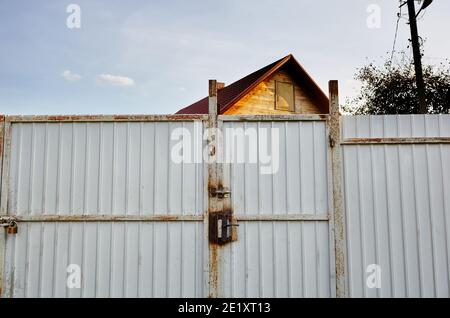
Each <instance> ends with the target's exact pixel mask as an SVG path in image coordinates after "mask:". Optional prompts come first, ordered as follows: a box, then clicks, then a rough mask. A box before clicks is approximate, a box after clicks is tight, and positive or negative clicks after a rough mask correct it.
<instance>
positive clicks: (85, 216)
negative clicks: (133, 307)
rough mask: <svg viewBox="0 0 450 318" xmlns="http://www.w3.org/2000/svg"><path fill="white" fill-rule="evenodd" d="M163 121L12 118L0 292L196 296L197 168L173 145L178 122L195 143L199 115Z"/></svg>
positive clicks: (200, 261) (200, 293) (198, 144)
mask: <svg viewBox="0 0 450 318" xmlns="http://www.w3.org/2000/svg"><path fill="white" fill-rule="evenodd" d="M163 117H164V116H161V119H160V120H158V118H156V121H152V120H143V121H141V122H140V121H136V120H135V119H133V118H131V119H132V120H131V121H129V122H123V121H112V120H111V119H107V120H105V121H102V118H93V117H92V118H90V117H89V118H86V122H83V121H82V120H81V122H79V120H78V119H76V118H75V119H74V120H73V121H69V122H65V121H64V120H61V121H58V120H57V121H55V120H46V119H45V118H44V119H42V120H39V118H36V122H33V118H29V119H28V120H26V122H21V121H20V120H19V122H12V123H11V126H12V129H11V147H10V148H11V149H7V150H6V151H8V153H7V156H8V157H9V156H10V158H8V159H10V160H9V161H10V167H9V175H10V177H9V183H8V185H9V191H8V193H9V195H8V202H7V207H8V208H7V214H8V215H9V216H12V217H16V218H17V220H18V225H19V228H18V233H17V234H15V235H7V236H6V239H7V242H6V254H5V255H6V259H5V273H4V283H3V294H2V296H4V297H204V296H205V294H206V291H205V281H206V279H207V278H206V277H205V274H204V272H205V271H204V269H205V257H207V256H205V249H207V246H206V245H207V244H206V245H205V232H204V225H203V224H204V211H205V202H204V189H205V186H204V171H203V170H204V165H203V163H201V162H200V161H198V162H197V161H195V160H192V159H193V158H190V159H191V160H188V161H181V162H180V163H177V162H176V161H175V160H173V157H172V153H171V151H172V149H173V148H174V145H175V144H176V143H177V142H179V141H178V140H172V139H173V138H171V136H172V134H173V132H174V131H176V130H177V129H184V130H185V132H186V131H187V132H190V136H188V135H187V134H183V138H184V136H185V135H186V138H189V137H191V138H192V140H191V141H193V142H191V143H188V144H185V145H184V146H186V145H188V146H187V148H184V149H183V151H190V153H191V154H192V156H194V154H196V153H198V151H199V150H200V151H201V148H202V147H203V142H202V141H201V137H202V131H203V124H202V119H200V120H190V119H187V120H180V119H174V120H172V121H171V120H170V119H165V118H163ZM194 138H197V140H194ZM70 264H74V265H76V266H79V269H80V274H81V285H80V286H79V288H78V287H74V288H69V287H68V285H67V283H68V278H69V276H70V275H71V273H73V268H71V269H70V267H68V266H69V265H70ZM71 271H72V272H71ZM206 276H207V275H206ZM72 287H73V286H72Z"/></svg>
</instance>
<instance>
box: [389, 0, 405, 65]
mask: <svg viewBox="0 0 450 318" xmlns="http://www.w3.org/2000/svg"><path fill="white" fill-rule="evenodd" d="M400 3H401V1H400ZM402 6H403V5H402V4H401V5H400V11H399V13H397V25H396V27H395V36H394V44H393V45H392V52H391V60H390V62H389V64H392V60H393V59H394V53H395V45H396V44H397V36H398V26H399V24H400V19H401V18H402Z"/></svg>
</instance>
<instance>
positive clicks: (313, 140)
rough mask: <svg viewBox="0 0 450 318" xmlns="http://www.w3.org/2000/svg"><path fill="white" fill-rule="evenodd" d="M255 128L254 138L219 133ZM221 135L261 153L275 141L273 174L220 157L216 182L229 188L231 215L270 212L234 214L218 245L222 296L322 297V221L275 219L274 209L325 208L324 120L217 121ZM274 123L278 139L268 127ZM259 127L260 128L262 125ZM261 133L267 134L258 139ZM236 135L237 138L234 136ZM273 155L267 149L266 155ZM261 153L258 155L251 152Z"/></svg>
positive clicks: (325, 240)
mask: <svg viewBox="0 0 450 318" xmlns="http://www.w3.org/2000/svg"><path fill="white" fill-rule="evenodd" d="M230 128H231V129H234V130H237V129H241V130H244V131H246V130H247V131H249V130H253V131H256V132H257V137H258V141H257V145H255V142H254V140H252V141H250V139H249V138H247V137H246V136H244V135H240V137H236V138H235V140H234V141H232V140H229V139H227V134H226V129H230ZM224 129H225V133H224V137H225V138H224V142H225V144H229V143H232V144H233V142H234V144H233V145H234V147H235V148H234V149H236V150H237V149H238V148H237V147H238V145H239V144H242V145H243V146H244V151H245V156H246V158H249V155H250V152H251V151H256V152H258V154H259V155H261V151H262V150H261V149H266V148H267V147H265V146H263V145H262V143H267V145H269V147H268V154H271V153H272V151H274V150H275V149H276V148H274V147H273V145H274V143H275V142H277V141H278V142H279V147H278V149H279V151H278V159H279V164H276V165H274V167H278V169H277V170H276V172H275V173H274V174H261V173H260V172H261V170H260V168H261V165H262V163H261V162H265V160H258V163H249V161H246V163H237V164H233V165H225V167H224V184H225V185H226V186H229V187H230V188H231V189H232V195H231V208H232V210H233V211H234V213H235V215H236V216H237V217H238V218H239V217H240V216H250V215H264V216H270V215H273V216H274V218H273V220H272V221H271V220H270V218H268V219H267V220H266V221H264V222H259V221H246V222H240V226H239V228H238V241H237V242H234V243H232V244H231V245H227V246H225V247H224V248H223V249H224V251H223V254H224V257H223V264H221V266H222V268H221V271H222V272H223V294H224V296H225V297H330V296H331V295H332V294H333V293H334V291H332V288H333V287H332V286H333V282H332V276H333V275H334V266H333V263H332V262H330V235H329V224H328V221H326V220H325V221H289V222H286V221H276V218H275V217H276V216H283V215H289V216H295V215H305V214H308V215H315V216H318V215H328V213H329V194H328V193H329V192H328V191H329V189H328V175H327V134H326V122H325V121H310V122H301V121H300V122H248V123H244V122H225V123H224ZM272 130H277V134H275V135H273V136H279V138H278V140H275V139H272V138H275V137H270V136H272V133H271V131H272ZM263 131H265V132H263ZM263 135H267V136H269V137H270V138H269V140H268V141H266V140H265V138H263ZM239 138H240V139H241V140H239ZM272 158H273V157H272ZM258 159H261V158H258Z"/></svg>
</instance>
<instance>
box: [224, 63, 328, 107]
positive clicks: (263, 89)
mask: <svg viewBox="0 0 450 318" xmlns="http://www.w3.org/2000/svg"><path fill="white" fill-rule="evenodd" d="M275 81H280V82H286V83H293V84H294V91H295V113H297V114H320V113H321V111H320V108H319V106H318V105H317V103H316V102H315V101H314V100H313V99H312V98H311V97H310V96H308V95H307V94H306V90H305V89H304V88H302V87H301V86H300V85H298V83H295V82H294V80H293V78H292V76H291V75H289V74H288V73H287V72H286V71H284V70H279V71H277V72H276V73H275V74H273V75H272V76H270V77H269V78H268V79H266V80H265V81H263V82H261V83H260V84H259V85H258V86H256V87H255V88H254V89H253V90H252V91H251V92H250V93H248V94H247V95H246V96H244V97H243V98H242V99H241V100H239V101H238V102H237V103H236V104H234V105H233V106H232V107H230V108H229V109H228V110H227V111H226V112H225V113H224V115H244V114H245V115H248V114H255V115H283V114H292V112H290V111H284V110H277V109H275Z"/></svg>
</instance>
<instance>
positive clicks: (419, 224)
mask: <svg viewBox="0 0 450 318" xmlns="http://www.w3.org/2000/svg"><path fill="white" fill-rule="evenodd" d="M342 129H343V136H344V138H382V137H449V136H450V116H449V115H440V116H430V115H427V116H423V115H413V116H357V117H344V118H343V125H342ZM343 169H344V188H345V207H346V224H347V226H346V231H347V260H348V282H349V296H351V297H450V279H449V272H450V249H449V248H450V240H449V233H450V197H449V195H448V194H449V193H450V144H398V145H395V144H394V145H386V144H384V145H376V144H375V145H374V144H372V145H362V144H361V145H344V146H343ZM371 264H376V265H379V266H380V269H381V277H380V278H381V280H380V281H381V285H380V286H378V287H380V288H369V286H370V287H374V285H370V284H369V285H367V279H368V278H369V280H370V279H371V278H370V277H369V276H370V275H371V274H372V273H373V271H371V269H369V273H368V272H367V270H368V266H369V265H371ZM375 287H376V286H375Z"/></svg>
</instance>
